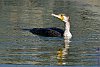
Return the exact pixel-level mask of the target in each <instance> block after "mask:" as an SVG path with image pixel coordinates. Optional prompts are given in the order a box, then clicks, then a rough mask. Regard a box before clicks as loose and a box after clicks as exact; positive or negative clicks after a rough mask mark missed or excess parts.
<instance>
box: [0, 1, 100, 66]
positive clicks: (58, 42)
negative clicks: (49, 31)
mask: <svg viewBox="0 0 100 67" xmlns="http://www.w3.org/2000/svg"><path fill="white" fill-rule="evenodd" d="M52 13H55V14H59V13H65V14H66V15H68V16H70V22H71V33H72V35H73V37H72V39H71V42H66V41H64V39H63V38H61V37H42V36H37V35H33V34H31V33H30V32H28V31H23V30H21V29H24V28H25V29H31V28H35V27H37V28H40V27H42V28H44V27H58V28H61V29H64V24H63V22H61V21H60V20H59V19H57V18H54V17H52V16H51V14H52ZM99 18H100V1H99V0H0V64H32V65H65V66H68V65H71V66H75V65H78V66H79V65H80V66H85V65H88V66H92V65H94V66H95V65H100V19H99Z"/></svg>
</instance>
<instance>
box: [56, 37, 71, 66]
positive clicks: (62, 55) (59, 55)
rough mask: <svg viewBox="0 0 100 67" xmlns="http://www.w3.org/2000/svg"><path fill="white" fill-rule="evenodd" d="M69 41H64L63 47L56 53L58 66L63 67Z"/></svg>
mask: <svg viewBox="0 0 100 67" xmlns="http://www.w3.org/2000/svg"><path fill="white" fill-rule="evenodd" d="M68 50H69V40H66V39H65V40H64V47H63V48H60V49H59V50H58V51H57V59H58V65H65V64H66V60H67V58H68V53H69V51H68Z"/></svg>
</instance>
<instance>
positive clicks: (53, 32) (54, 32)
mask: <svg viewBox="0 0 100 67" xmlns="http://www.w3.org/2000/svg"><path fill="white" fill-rule="evenodd" d="M51 15H52V16H54V17H57V18H59V19H60V20H61V21H63V22H64V24H65V31H64V30H62V29H59V28H56V27H53V28H33V29H30V30H29V31H30V32H31V33H33V34H36V35H40V36H45V37H63V36H64V38H67V39H70V38H71V37H72V35H71V33H70V22H69V16H65V15H64V14H59V15H56V14H51ZM23 30H26V29H23Z"/></svg>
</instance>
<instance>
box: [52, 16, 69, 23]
mask: <svg viewBox="0 0 100 67" xmlns="http://www.w3.org/2000/svg"><path fill="white" fill-rule="evenodd" d="M51 15H52V16H54V17H57V18H59V19H60V20H61V21H64V22H68V21H69V16H65V14H58V15H56V14H51Z"/></svg>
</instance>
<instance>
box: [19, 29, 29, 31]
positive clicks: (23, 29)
mask: <svg viewBox="0 0 100 67" xmlns="http://www.w3.org/2000/svg"><path fill="white" fill-rule="evenodd" d="M21 30H23V31H30V30H31V29H21Z"/></svg>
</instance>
